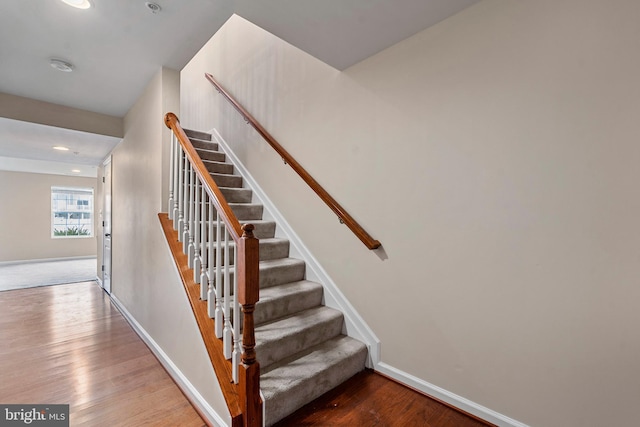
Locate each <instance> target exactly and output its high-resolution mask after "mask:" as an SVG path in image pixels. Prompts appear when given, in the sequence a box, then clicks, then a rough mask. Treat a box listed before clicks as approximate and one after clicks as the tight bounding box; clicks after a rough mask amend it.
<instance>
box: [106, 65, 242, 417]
mask: <svg viewBox="0 0 640 427" xmlns="http://www.w3.org/2000/svg"><path fill="white" fill-rule="evenodd" d="M178 99H179V86H178V72H177V71H174V70H169V69H162V70H161V71H159V72H158V73H157V74H156V76H155V77H154V78H153V79H152V81H151V82H150V83H149V85H148V86H147V88H146V89H145V91H144V93H143V94H142V95H141V97H140V98H139V99H138V100H137V102H136V104H135V105H134V106H133V107H132V108H131V110H130V111H129V112H128V113H127V115H126V116H125V119H124V123H125V136H124V140H123V142H122V143H121V144H120V145H118V147H116V149H115V150H114V152H113V157H112V168H113V169H112V185H113V186H112V254H113V258H112V266H113V269H112V294H113V295H114V296H115V297H116V298H117V299H118V301H119V302H120V303H121V304H122V305H123V306H124V307H125V308H126V310H127V311H128V312H129V313H130V314H131V315H132V316H133V317H134V318H135V320H136V321H137V322H138V323H139V324H140V325H141V327H142V328H143V329H144V330H145V331H146V332H147V333H148V334H149V336H150V337H151V338H152V339H153V340H154V341H155V342H156V343H157V344H158V345H159V347H160V348H161V349H162V351H163V352H164V353H166V354H167V356H168V357H169V358H170V359H171V361H172V362H173V363H174V364H175V365H176V366H177V367H178V369H179V370H180V371H181V372H182V373H183V374H184V375H185V376H186V378H187V379H188V380H189V381H190V382H191V384H192V385H193V386H194V387H195V388H196V389H197V391H198V392H199V393H200V394H201V395H202V396H203V397H204V398H205V399H206V400H207V402H208V403H209V405H210V406H211V407H212V408H213V409H214V410H215V411H216V412H217V413H218V414H219V415H220V416H222V417H223V418H226V419H227V422H228V419H230V417H229V413H228V411H227V408H226V404H225V402H224V399H223V397H222V393H221V391H220V388H219V386H218V383H217V381H216V377H215V374H214V372H213V369H212V367H211V363H210V361H209V358H208V356H207V353H206V349H205V347H204V344H203V342H202V338H201V337H200V332H199V330H198V327H197V325H196V322H195V319H194V316H193V312H192V311H191V307H190V306H189V302H188V300H187V297H186V294H185V291H184V288H183V286H182V283H181V281H180V278H179V275H178V271H177V269H176V267H175V264H174V261H173V259H172V258H171V256H170V253H169V249H168V245H167V242H166V240H165V237H164V234H163V233H162V230H161V228H160V223H159V220H158V216H157V215H158V213H159V212H166V207H165V205H166V202H165V201H164V200H163V199H162V192H163V191H162V190H163V184H162V179H163V170H162V166H163V152H164V149H163V144H166V143H167V141H165V140H167V138H166V135H165V134H167V133H168V132H169V130H168V129H167V128H166V127H165V126H164V122H163V116H164V114H165V113H166V112H167V111H168V110H167V109H171V110H174V111H177V105H178Z"/></svg>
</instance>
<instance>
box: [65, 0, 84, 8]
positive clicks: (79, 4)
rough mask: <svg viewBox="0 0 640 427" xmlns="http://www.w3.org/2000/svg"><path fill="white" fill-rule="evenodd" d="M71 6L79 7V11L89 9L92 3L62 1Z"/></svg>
mask: <svg viewBox="0 0 640 427" xmlns="http://www.w3.org/2000/svg"><path fill="white" fill-rule="evenodd" d="M62 1H63V2H65V3H66V4H68V5H69V6H73V7H77V8H78V9H89V8H90V7H91V3H90V2H89V0H62Z"/></svg>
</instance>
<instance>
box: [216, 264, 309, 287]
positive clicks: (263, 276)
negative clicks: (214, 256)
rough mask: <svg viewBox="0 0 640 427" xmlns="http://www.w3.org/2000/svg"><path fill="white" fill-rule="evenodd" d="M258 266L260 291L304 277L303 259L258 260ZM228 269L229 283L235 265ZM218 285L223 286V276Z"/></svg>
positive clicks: (233, 273)
mask: <svg viewBox="0 0 640 427" xmlns="http://www.w3.org/2000/svg"><path fill="white" fill-rule="evenodd" d="M258 268H259V275H260V279H259V280H260V282H259V286H260V292H262V289H265V288H270V287H272V286H278V285H283V284H285V283H289V282H297V281H300V280H302V279H304V271H305V263H304V261H302V260H299V259H295V258H279V259H269V260H265V261H260V263H259V265H258ZM215 270H216V269H214V271H215ZM229 270H230V271H229V279H230V280H231V283H233V277H234V275H235V267H233V266H232V267H230V268H229ZM214 274H215V273H214ZM220 285H221V286H224V278H223V279H222V283H221V284H220Z"/></svg>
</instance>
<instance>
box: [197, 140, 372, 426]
mask: <svg viewBox="0 0 640 427" xmlns="http://www.w3.org/2000/svg"><path fill="white" fill-rule="evenodd" d="M185 132H186V134H187V136H188V137H189V139H190V141H191V143H192V144H193V146H194V148H195V149H196V151H197V153H198V154H199V156H200V158H201V159H202V161H203V162H204V164H205V166H206V168H207V170H208V171H209V173H210V175H211V177H212V178H213V180H214V181H215V182H216V184H217V185H218V186H219V187H220V190H221V192H222V194H223V195H224V197H225V199H226V200H227V202H228V203H229V205H230V206H231V209H232V210H233V212H234V214H235V215H236V216H237V217H238V219H239V220H240V222H241V223H251V224H253V225H254V226H255V229H254V232H253V233H254V235H255V236H256V237H257V238H258V239H260V242H259V245H260V263H259V271H260V301H259V302H258V303H257V304H256V309H255V312H254V322H255V335H256V347H255V349H256V353H257V360H258V362H259V364H260V372H261V374H260V386H261V390H262V393H263V396H264V407H265V424H266V425H267V426H271V425H273V424H274V423H276V422H277V421H279V420H281V419H282V418H284V417H286V416H287V415H289V414H291V413H292V412H294V411H295V410H296V409H298V408H300V407H302V406H303V405H305V404H307V403H309V402H310V401H312V400H314V399H315V398H317V397H319V396H320V395H322V394H324V393H325V392H327V391H329V390H330V389H332V388H334V387H336V386H337V385H338V384H340V383H342V382H344V381H345V380H347V379H349V378H350V377H352V376H353V375H355V374H356V373H358V372H359V371H361V370H363V369H364V367H365V361H366V358H367V348H366V346H365V345H364V344H363V343H361V342H360V341H357V340H355V339H353V338H350V337H348V336H345V335H343V334H342V331H343V329H344V327H343V323H344V321H343V314H342V313H341V312H340V311H337V310H335V309H332V308H329V307H325V306H323V305H322V300H323V288H322V285H321V284H319V283H315V282H311V281H308V280H305V263H304V261H302V260H299V259H295V258H290V257H289V241H288V240H287V239H284V238H278V237H275V235H276V227H277V224H276V223H275V222H273V221H269V220H264V219H263V210H264V208H263V206H262V205H261V204H259V203H255V202H254V201H253V200H254V198H253V194H252V190H251V189H249V188H244V187H243V179H242V176H239V175H234V166H233V165H232V164H231V163H227V162H226V156H225V154H224V152H222V151H220V150H219V149H218V144H217V143H215V142H212V141H211V135H209V134H206V133H202V132H196V131H190V130H186V129H185ZM231 261H232V260H231Z"/></svg>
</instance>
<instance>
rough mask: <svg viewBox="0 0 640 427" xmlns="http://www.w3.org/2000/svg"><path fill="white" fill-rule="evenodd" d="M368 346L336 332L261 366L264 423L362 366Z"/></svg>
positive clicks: (289, 410) (319, 392)
mask: <svg viewBox="0 0 640 427" xmlns="http://www.w3.org/2000/svg"><path fill="white" fill-rule="evenodd" d="M366 358H367V347H366V346H365V345H364V344H363V343H361V342H360V341H357V340H355V339H353V338H349V337H347V336H344V335H339V336H337V337H335V338H332V339H330V340H328V341H325V342H323V343H321V344H318V345H316V346H314V347H311V348H309V349H307V350H305V351H303V352H301V353H298V354H295V355H293V356H291V357H289V358H288V359H285V360H282V361H280V362H277V363H274V364H273V365H271V366H269V367H268V368H267V369H262V375H260V388H261V390H262V392H263V393H264V398H265V402H264V405H265V412H266V420H265V421H266V425H267V426H271V425H273V424H274V423H276V422H278V421H280V420H281V419H283V418H284V417H286V416H287V415H290V414H292V413H293V412H295V411H296V410H297V409H299V408H301V407H302V406H304V405H305V404H307V403H309V402H311V401H312V400H314V399H317V398H318V397H320V396H321V395H323V394H324V393H326V392H327V391H329V390H331V389H332V388H334V387H336V386H338V385H339V384H341V383H343V382H344V381H346V380H348V379H349V378H351V377H352V376H354V375H355V374H357V373H358V372H360V371H362V370H363V369H364V365H365V362H366Z"/></svg>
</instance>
